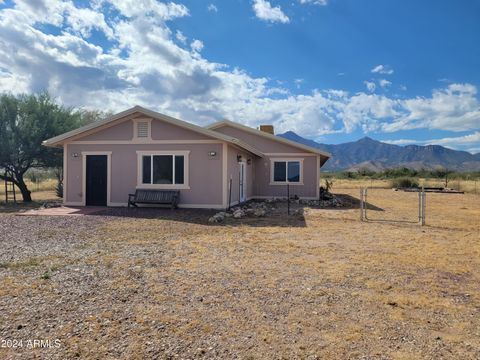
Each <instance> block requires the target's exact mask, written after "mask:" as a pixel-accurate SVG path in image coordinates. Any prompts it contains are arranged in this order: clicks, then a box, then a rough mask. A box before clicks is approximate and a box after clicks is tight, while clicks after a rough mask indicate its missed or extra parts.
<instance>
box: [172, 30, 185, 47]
mask: <svg viewBox="0 0 480 360" xmlns="http://www.w3.org/2000/svg"><path fill="white" fill-rule="evenodd" d="M175 37H176V38H177V40H178V41H180V42H181V43H183V44H185V43H186V42H187V37H186V36H185V35H183V33H182V32H181V31H180V30H177V31H176V32H175Z"/></svg>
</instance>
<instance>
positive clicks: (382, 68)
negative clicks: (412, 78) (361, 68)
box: [371, 65, 393, 75]
mask: <svg viewBox="0 0 480 360" xmlns="http://www.w3.org/2000/svg"><path fill="white" fill-rule="evenodd" d="M371 72H372V73H374V74H383V75H392V74H393V69H392V68H390V67H389V66H388V65H377V66H375V67H374V68H373V69H372V70H371Z"/></svg>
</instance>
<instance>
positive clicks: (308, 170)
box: [254, 156, 319, 198]
mask: <svg viewBox="0 0 480 360" xmlns="http://www.w3.org/2000/svg"><path fill="white" fill-rule="evenodd" d="M275 158H281V159H284V158H286V157H285V156H278V157H276V156H268V157H265V158H262V159H257V160H256V161H255V174H256V176H255V190H254V191H255V194H256V195H257V196H261V197H265V196H266V197H270V196H271V197H286V196H287V187H286V185H270V180H271V161H272V159H275ZM288 158H291V159H303V185H293V184H291V185H290V196H295V195H297V196H298V197H307V198H316V197H317V189H318V187H319V179H317V157H316V156H296V157H291V156H289V157H288Z"/></svg>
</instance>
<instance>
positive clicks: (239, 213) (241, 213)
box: [233, 209, 245, 219]
mask: <svg viewBox="0 0 480 360" xmlns="http://www.w3.org/2000/svg"><path fill="white" fill-rule="evenodd" d="M233 217H234V218H235V219H240V218H242V217H245V212H244V211H243V210H242V209H238V210H235V211H234V212H233Z"/></svg>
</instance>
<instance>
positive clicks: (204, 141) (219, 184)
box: [43, 106, 330, 209]
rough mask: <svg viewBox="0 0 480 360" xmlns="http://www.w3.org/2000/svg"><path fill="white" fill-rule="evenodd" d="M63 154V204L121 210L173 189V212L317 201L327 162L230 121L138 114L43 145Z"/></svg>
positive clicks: (319, 154)
mask: <svg viewBox="0 0 480 360" xmlns="http://www.w3.org/2000/svg"><path fill="white" fill-rule="evenodd" d="M43 144H44V145H45V146H51V147H63V154H64V157H63V167H64V203H65V205H71V206H86V205H87V206H88V205H96V206H104V205H107V206H126V205H127V199H128V194H129V193H133V192H135V190H136V189H178V190H179V191H180V203H179V206H180V207H188V208H215V209H222V208H226V207H228V205H229V204H230V205H234V204H237V203H239V202H243V201H246V200H249V199H254V198H256V199H263V198H274V197H286V194H287V186H286V185H287V184H288V185H289V188H290V195H291V196H294V195H297V196H298V197H300V198H304V199H318V196H319V179H320V167H321V166H322V165H323V164H324V163H325V162H326V161H327V160H328V158H329V157H330V154H328V153H325V152H323V151H320V150H318V149H315V148H311V147H308V146H304V145H301V144H298V143H295V142H292V141H289V140H286V139H283V138H280V137H277V136H275V135H273V128H272V127H271V126H262V127H261V130H257V129H253V128H250V127H246V126H243V125H240V124H237V123H235V122H231V121H226V120H225V121H221V122H218V123H215V124H213V125H210V126H207V127H205V128H204V127H200V126H197V125H194V124H190V123H188V122H185V121H182V120H178V119H175V118H172V117H170V116H166V115H163V114H160V113H157V112H154V111H151V110H148V109H145V108H142V107H139V106H135V107H133V108H131V109H129V110H126V111H124V112H121V113H119V114H117V115H114V116H112V117H110V118H108V119H106V120H103V121H99V122H95V123H92V124H89V125H86V126H84V127H81V128H79V129H76V130H73V131H70V132H67V133H65V134H62V135H59V136H56V137H54V138H51V139H48V140H46V141H44V143H43Z"/></svg>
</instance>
